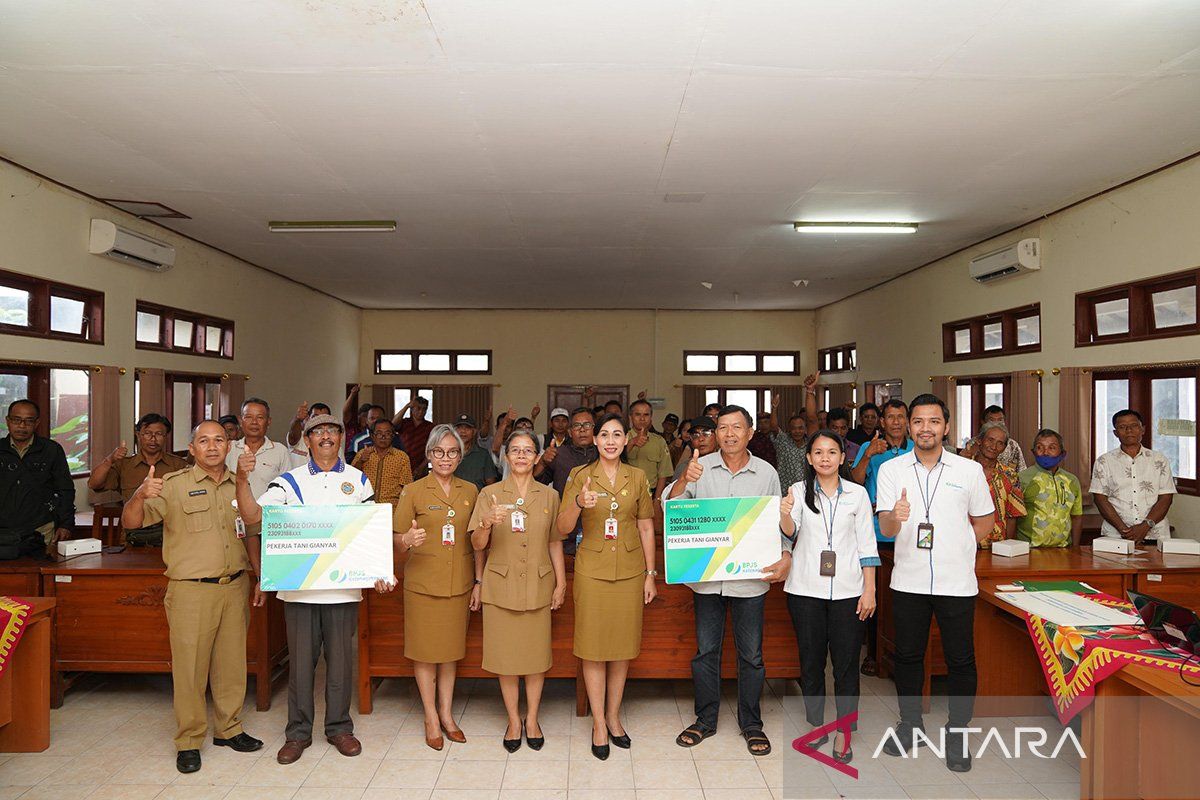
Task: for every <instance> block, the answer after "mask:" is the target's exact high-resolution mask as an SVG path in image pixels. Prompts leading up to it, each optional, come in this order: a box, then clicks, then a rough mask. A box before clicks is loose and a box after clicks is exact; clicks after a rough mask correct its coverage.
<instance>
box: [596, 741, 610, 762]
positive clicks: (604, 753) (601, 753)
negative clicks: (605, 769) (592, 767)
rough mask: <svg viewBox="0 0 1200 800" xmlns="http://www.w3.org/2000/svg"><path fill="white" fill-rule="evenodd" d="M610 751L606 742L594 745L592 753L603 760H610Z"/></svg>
mask: <svg viewBox="0 0 1200 800" xmlns="http://www.w3.org/2000/svg"><path fill="white" fill-rule="evenodd" d="M608 753H609V750H608V745H606V744H594V745H592V755H594V756H595V757H596V758H598V759H600V760H601V761H608Z"/></svg>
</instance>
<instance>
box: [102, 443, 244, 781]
mask: <svg viewBox="0 0 1200 800" xmlns="http://www.w3.org/2000/svg"><path fill="white" fill-rule="evenodd" d="M188 450H189V451H190V452H191V454H192V457H193V458H194V459H195V461H196V466H194V467H190V468H188V469H182V470H179V471H178V472H172V473H170V474H168V475H165V476H163V477H156V476H155V471H156V467H154V466H151V467H150V468H149V469H148V470H147V475H146V479H145V480H144V481H142V485H141V486H140V487H138V489H137V491H136V492H134V493H133V496H132V497H130V498H129V500H128V502H126V503H125V510H124V511H123V512H122V514H121V524H123V525H124V526H125V527H126V528H140V527H142V526H143V525H145V524H147V523H149V524H154V523H156V522H160V521H161V522H162V523H163V529H164V534H163V561H164V562H165V563H166V565H167V569H166V576H167V578H169V579H170V582H169V583H168V585H167V597H166V602H165V605H166V610H167V624H168V626H169V627H170V630H171V679H172V681H173V683H174V686H175V719H176V722H177V725H178V732H177V733H176V735H175V748H176V749H177V750H178V754H177V755H176V758H175V766H176V767H177V768H178V769H179V771H180V772H195V771H197V770H198V769H200V745H201V744H202V743H203V742H204V736H205V733H206V732H207V729H208V711H207V708H206V706H205V702H204V693H205V689H206V688H208V686H209V685H211V687H212V695H213V728H214V731H213V732H214V736H213V744H214V745H217V746H219V747H231V748H233V749H234V750H237V751H239V752H243V753H248V752H252V751H254V750H258V749H260V748H261V747H262V746H263V743H262V742H261V741H259V740H258V739H255V738H254V737H253V736H250V735H249V734H247V733H245V732H244V731H243V730H242V721H241V710H242V704H243V703H244V702H245V699H246V629H247V626H248V625H249V622H250V616H249V613H248V610H247V606H246V597H247V594H248V593H249V591H250V584H251V581H250V574H249V572H250V560H249V558H248V557H247V555H246V548H245V547H244V546H243V545H242V542H241V541H240V538H242V537H243V536H244V534H241V533H239V531H240V530H241V528H240V527H239V526H238V525H237V524H236V521H237V514H236V512H235V511H234V508H233V500H234V496H235V488H234V476H233V473H232V472H230V471H229V470H227V469H226V468H225V455H226V454H227V453H228V452H229V440H228V439H226V438H225V429H224V428H223V427H222V426H221V425H220V424H219V423H217V422H214V421H211V420H210V421H207V422H202V423H200V424H199V425H197V426H196V430H195V431H193V433H192V441H191V444H189V445H188ZM262 603H263V595H262V593H261V592H260V591H259V590H258V589H257V588H256V589H255V590H254V604H255V605H262Z"/></svg>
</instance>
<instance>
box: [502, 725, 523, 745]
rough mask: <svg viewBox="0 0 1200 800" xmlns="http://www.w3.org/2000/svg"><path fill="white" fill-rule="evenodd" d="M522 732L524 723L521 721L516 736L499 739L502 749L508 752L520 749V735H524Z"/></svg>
mask: <svg viewBox="0 0 1200 800" xmlns="http://www.w3.org/2000/svg"><path fill="white" fill-rule="evenodd" d="M524 733H525V723H524V722H522V723H521V730H519V731H517V738H515V739H501V742H502V743H503V744H504V749H505V750H507V751H508V752H510V753H515V752H517V751H518V750H520V749H521V737H522V736H523V735H524Z"/></svg>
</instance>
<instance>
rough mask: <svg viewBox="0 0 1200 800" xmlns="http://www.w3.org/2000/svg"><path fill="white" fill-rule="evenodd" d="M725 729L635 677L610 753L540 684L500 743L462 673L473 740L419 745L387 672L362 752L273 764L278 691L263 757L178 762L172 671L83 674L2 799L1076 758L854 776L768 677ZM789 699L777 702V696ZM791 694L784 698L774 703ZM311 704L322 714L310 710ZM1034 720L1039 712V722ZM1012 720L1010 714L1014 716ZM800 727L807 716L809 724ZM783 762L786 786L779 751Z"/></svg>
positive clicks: (489, 702)
mask: <svg viewBox="0 0 1200 800" xmlns="http://www.w3.org/2000/svg"><path fill="white" fill-rule="evenodd" d="M725 689H726V696H725V700H724V705H723V708H722V727H721V730H720V732H719V733H718V734H717V735H716V736H715V737H713V738H711V739H709V740H707V741H705V742H704V743H703V744H701V745H700V746H699V747H697V748H695V749H691V750H687V749H684V748H681V747H678V746H677V745H676V744H675V743H674V738H675V735H676V734H677V733H678V732H679V731H680V730H682V729H683V727H684V726H685V725H686V724H687V723H689V722H691V721H692V719H693V715H692V701H691V686H690V684H689V683H688V682H686V681H680V682H674V683H672V682H666V681H635V682H631V683H630V685H629V687H628V691H627V695H626V703H625V722H626V728H627V729H628V731H629V734H630V736H631V737H632V738H633V740H634V743H633V749H632V751H631V752H630V751H624V750H620V749H618V748H615V747H614V748H612V757H611V758H610V759H609V760H608V761H607V762H600V761H597V760H596V759H594V758H593V757H592V756H591V754H590V752H589V742H590V731H591V723H590V719H589V718H582V719H580V718H576V717H575V716H574V688H573V685H572V684H571V683H570V682H566V681H551V682H549V683H548V685H547V697H546V700H545V703H544V706H543V715H542V727H543V730H544V733H545V736H546V746H545V748H544V749H543V750H541V751H540V752H534V751H532V750H530V749H529V748H528V747H522V748H521V749H520V750H519V751H517V752H516V753H515V754H512V755H509V754H508V753H506V752H505V751H504V749H503V748H502V747H501V745H500V739H501V736H502V734H503V732H504V727H505V718H504V715H503V705H502V703H501V701H500V697H499V694H498V687H497V684H496V682H495V681H491V680H478V681H475V680H464V681H461V682H460V683H459V690H458V700H457V708H456V715H457V717H458V719H459V720H460V724H461V726H462V728H463V730H464V731H465V732H466V734H467V737H468V741H467V743H466V744H462V745H457V744H453V743H450V742H447V745H446V749H444V750H443V751H442V752H435V751H433V750H430V749H429V748H427V747H426V746H425V744H424V740H423V735H422V730H423V729H422V724H421V720H422V718H421V713H420V705H419V703H417V701H416V688H415V686H414V684H413V683H412V681H411V680H391V681H385V682H384V684H383V685H382V686H381V687H380V689H379V691H378V692H377V694H376V701H375V712H374V713H373V714H371V715H368V716H360V715H357V714H356V715H355V717H356V733H357V735H358V736H359V738H360V739H361V740H362V742H363V753H362V755H361V756H359V757H357V758H344V757H342V756H340V755H338V753H337V752H336V751H334V750H332V748H330V747H329V746H328V745H327V744H326V743H325V742H324V741H323V740H322V739H318V740H316V741H314V744H313V746H312V748H310V749H309V750H308V751H307V752H306V753H305V754H304V757H303V758H302V759H301V760H300V761H299V762H297V763H295V764H292V765H289V766H286V767H285V766H280V765H279V764H277V763H276V762H275V752H276V750H278V748H279V747H280V746H281V745H282V743H283V736H282V733H283V727H284V721H285V719H286V715H287V708H286V706H287V698H286V693H285V691H284V690H283V689H280V690H279V691H277V692H276V695H275V699H274V704H273V706H272V708H271V710H270V711H268V712H265V713H261V714H260V713H257V712H255V711H254V707H253V703H252V702H250V703H248V704H247V708H246V713H245V721H246V728H247V730H248V731H249V732H250V733H252V734H254V735H255V736H258V737H259V738H261V739H264V740H265V741H266V742H267V745H266V747H265V748H264V749H263V750H262V751H261V752H260V753H251V754H241V753H234V752H231V751H229V750H227V749H224V748H213V747H212V746H211V745H209V746H208V747H206V748H205V749H204V750H203V758H204V767H203V769H202V770H201V771H200V772H198V773H195V774H192V775H180V774H179V773H178V772H176V770H175V759H174V747H173V745H172V742H171V737H172V735H173V733H174V730H173V728H174V725H173V717H172V713H171V689H170V681H169V679H167V678H166V677H164V676H108V677H103V676H91V677H89V678H87V679H85V680H84V681H82V682H81V684H80V685H78V686H77V687H76V688H75V689H73V690H72V691H71V692H70V693H69V694H68V695H67V698H66V703H65V705H64V706H63V708H61V709H59V710H57V711H54V712H53V713H52V718H51V719H52V723H51V724H52V733H51V741H52V744H51V746H50V749H49V750H48V751H47V752H45V753H42V754H37V755H15V756H4V755H0V800H11V799H12V798H17V797H20V798H22V800H42V799H43V798H45V800H82V799H83V798H88V800H151V798H157V800H222V798H223V799H224V800H476V799H477V798H478V799H479V800H552V799H555V800H562V799H569V800H778V799H779V798H783V797H784V796H785V794H786V797H788V798H792V797H797V798H800V797H813V798H837V797H849V798H882V797H886V798H893V797H897V798H904V797H911V798H976V797H977V798H1043V797H1048V798H1075V797H1078V792H1079V776H1078V772H1077V767H1076V766H1074V765H1072V764H1070V763H1064V762H1043V763H1040V764H1037V765H1034V767H1032V768H1031V767H1030V766H1029V765H1028V763H1027V762H1022V766H1021V772H1020V774H1018V773H1017V772H1016V771H1014V769H1012V768H1011V767H1010V766H1009V765H1008V764H1006V763H1004V762H1003V761H1002V760H1001V759H999V758H992V757H990V756H986V757H985V758H983V759H981V760H978V761H976V763H975V768H974V769H973V770H972V771H971V772H969V773H966V774H961V775H959V774H954V773H951V772H949V771H948V770H946V769H945V767H944V766H943V765H941V764H940V763H938V762H936V761H931V760H922V761H920V762H919V763H917V762H913V761H905V760H902V759H892V758H887V757H886V756H881V757H880V760H878V761H872V760H871V759H870V758H869V753H866V752H864V753H861V754H857V757H856V758H855V762H854V766H856V767H857V768H858V769H859V770H860V775H859V779H858V780H857V781H854V780H851V779H850V778H848V777H846V776H844V775H842V774H840V773H838V772H835V771H833V770H831V769H828V768H826V767H823V766H821V765H820V764H817V763H816V762H814V761H811V760H809V759H805V758H802V757H800V756H798V755H797V754H795V753H792V752H789V748H788V745H789V743H790V741H791V739H792V738H794V737H796V736H798V735H799V733H800V730H799V729H798V727H797V726H798V725H803V721H802V720H800V719H798V718H795V719H794V718H793V716H792V715H793V714H794V712H795V708H796V698H795V695H796V694H798V689H797V688H796V685H795V683H793V682H784V681H772V682H770V683H769V686H768V690H767V694H766V696H765V697H764V700H763V718H764V721H765V723H766V730H767V733H768V735H769V736H770V737H771V739H772V741H773V743H774V745H775V752H774V753H773V754H772V755H771V756H769V757H767V758H754V757H752V756H751V755H750V754H749V753H748V752H747V751H746V748H745V745H744V743H743V742H742V740H741V739H740V738H739V737H738V736H737V731H736V724H735V722H734V720H735V713H736V712H735V695H734V685H733V684H732V683H730V684H728V685H727V686H726V687H725ZM785 694H786V695H788V696H789V698H788V700H787V701H786V703H785V701H784V700H783V697H784V695H785ZM895 704H896V700H895V695H894V690H893V688H892V684H891V682H890V681H881V680H878V679H869V678H868V679H864V681H863V698H862V704H861V711H860V713H861V717H860V731H862V732H863V733H867V732H870V731H871V730H873V729H874V730H877V731H878V730H882V729H883V728H884V727H886V726H887V725H889V724H891V723H892V722H894V720H895V718H896V712H895ZM941 705H944V700H943V699H935V701H934V707H935V711H934V713H933V714H931V715H930V717H929V718H928V719H929V724H930V726H931V727H932V726H933V725H934V724H935V723H937V724H940V722H941V720H942V719H944V712H943V714H942V715H941V716H939V714H938V710H939V707H940V706H941ZM785 706H786V707H785ZM319 715H320V712H319V711H318V718H319ZM1038 721H1039V722H1045V720H1042V719H1039V720H1038ZM1005 724H1008V725H1011V726H1016V725H1018V724H1022V721H1021V720H1009V721H1008V722H1007V723H1005ZM805 727H806V726H805ZM785 757H786V758H788V759H790V760H791V761H790V766H789V768H788V770H789V771H788V776H789V783H788V786H787V791H786V793H785V791H784V787H783V781H784V778H783V773H784V758H785Z"/></svg>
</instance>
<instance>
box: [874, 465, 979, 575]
mask: <svg viewBox="0 0 1200 800" xmlns="http://www.w3.org/2000/svg"><path fill="white" fill-rule="evenodd" d="M902 490H907V496H908V502H909V505H910V506H911V507H912V513H911V514H909V516H908V521H907V522H904V523H903V524H902V525H901V526H900V532H899V533H898V534H897V535H896V551H895V553H896V566H895V568H894V569H893V570H892V589H894V590H895V591H898V592H911V593H913V594H937V595H949V596H953V597H970V596H973V595H976V594H978V593H979V583H978V581H976V580H975V554H976V552H977V550H978V547H979V545H978V542H977V540H976V539H975V530H974V528H972V527H971V517H983V516H987V515H988V514H991V513H994V512H995V510H996V506H995V504H994V503H993V502H992V493H991V491H990V490H989V489H988V483H987V478H986V477H984V474H983V467H981V466H979V464H978V463H977V462H975V461H971V460H969V459H966V458H963V457H962V456H959V455H955V454H954V453H950V452H946V451H944V450H943V451H942V457H941V459H940V460H939V462H938V463H937V464H935V465H934V467H933V469H932V470H927V469H925V466H924V465H923V464H921V462H920V461H918V460H917V451H916V450H910V451H909V452H907V453H904V454H903V455H899V456H897V457H895V458H893V459H892V460H891V461H888V462H887V463H886V464H884V465H883V466H882V467H880V468H879V477H878V479H877V481H876V489H875V510H876V511H877V512H880V513H882V512H884V511H891V510H892V509H893V508H895V506H896V501H897V500H899V499H900V493H901V491H902ZM927 505H928V513H926V506H927ZM923 522H930V523H932V524H933V549H931V550H922V549H920V548H918V547H917V526H918V525H920V524H921V523H923Z"/></svg>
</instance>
